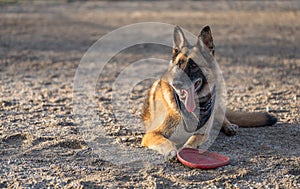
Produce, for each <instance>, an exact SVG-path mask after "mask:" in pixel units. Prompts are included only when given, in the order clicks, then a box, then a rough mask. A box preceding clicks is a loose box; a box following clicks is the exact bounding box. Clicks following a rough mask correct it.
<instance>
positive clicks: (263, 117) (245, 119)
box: [226, 110, 277, 127]
mask: <svg viewBox="0 0 300 189" xmlns="http://www.w3.org/2000/svg"><path fill="white" fill-rule="evenodd" d="M226 118H227V119H228V120H229V121H230V122H231V123H234V124H236V125H238V126H240V127H262V126H269V125H274V124H275V123H276V122H277V118H276V117H275V116H273V115H271V114H268V113H266V112H234V111H230V110H227V112H226Z"/></svg>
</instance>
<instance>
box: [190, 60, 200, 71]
mask: <svg viewBox="0 0 300 189" xmlns="http://www.w3.org/2000/svg"><path fill="white" fill-rule="evenodd" d="M189 66H190V69H191V71H192V72H197V71H198V70H199V66H198V65H197V64H196V63H194V62H193V63H190V64H189Z"/></svg>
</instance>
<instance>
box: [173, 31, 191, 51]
mask: <svg viewBox="0 0 300 189" xmlns="http://www.w3.org/2000/svg"><path fill="white" fill-rule="evenodd" d="M188 44H189V43H188V41H187V40H186V38H185V36H184V34H183V32H182V30H181V28H180V27H179V26H176V27H175V28H174V35H173V48H174V49H177V50H179V51H180V50H181V49H182V47H184V46H188Z"/></svg>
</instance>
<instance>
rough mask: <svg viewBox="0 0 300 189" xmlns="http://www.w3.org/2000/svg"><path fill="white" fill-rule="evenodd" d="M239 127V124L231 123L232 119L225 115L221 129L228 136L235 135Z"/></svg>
mask: <svg viewBox="0 0 300 189" xmlns="http://www.w3.org/2000/svg"><path fill="white" fill-rule="evenodd" d="M238 128H239V126H238V125H236V124H233V123H230V121H229V120H228V119H227V118H226V117H225V118H224V121H223V124H222V129H221V131H222V132H224V133H225V134H226V135H228V136H233V135H235V134H236V133H237V130H238Z"/></svg>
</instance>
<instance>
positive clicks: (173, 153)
mask: <svg viewBox="0 0 300 189" xmlns="http://www.w3.org/2000/svg"><path fill="white" fill-rule="evenodd" d="M176 155H177V150H171V151H170V152H168V153H167V154H166V155H165V159H166V160H167V161H172V162H173V161H176V160H177V157H176Z"/></svg>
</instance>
